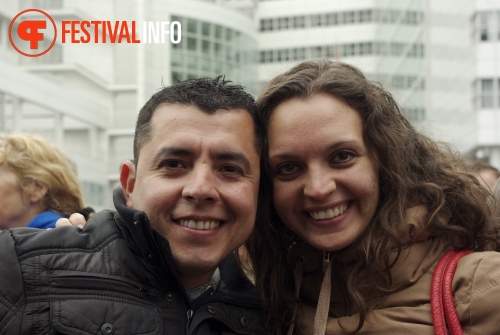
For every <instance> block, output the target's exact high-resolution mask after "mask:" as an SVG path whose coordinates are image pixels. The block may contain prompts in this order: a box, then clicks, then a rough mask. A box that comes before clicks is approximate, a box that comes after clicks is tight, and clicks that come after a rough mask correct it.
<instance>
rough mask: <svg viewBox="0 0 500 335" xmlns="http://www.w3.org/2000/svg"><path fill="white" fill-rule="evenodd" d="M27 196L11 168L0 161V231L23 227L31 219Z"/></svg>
mask: <svg viewBox="0 0 500 335" xmlns="http://www.w3.org/2000/svg"><path fill="white" fill-rule="evenodd" d="M31 211H32V209H31V208H30V200H29V196H28V195H27V194H26V193H25V192H23V190H22V188H21V186H19V180H18V178H17V176H16V175H15V174H14V172H13V171H12V169H11V168H10V167H9V166H8V165H7V164H5V163H0V231H1V230H4V229H8V228H14V227H23V226H25V225H27V224H28V223H29V222H30V220H31V217H32V215H31Z"/></svg>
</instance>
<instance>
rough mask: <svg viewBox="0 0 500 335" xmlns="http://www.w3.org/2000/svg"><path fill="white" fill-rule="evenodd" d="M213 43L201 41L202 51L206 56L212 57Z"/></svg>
mask: <svg viewBox="0 0 500 335" xmlns="http://www.w3.org/2000/svg"><path fill="white" fill-rule="evenodd" d="M210 46H211V43H210V41H206V40H203V41H201V51H202V52H203V54H204V55H206V56H210V53H211V48H210Z"/></svg>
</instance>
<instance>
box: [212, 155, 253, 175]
mask: <svg viewBox="0 0 500 335" xmlns="http://www.w3.org/2000/svg"><path fill="white" fill-rule="evenodd" d="M214 158H215V159H216V160H221V161H236V162H238V163H240V164H241V165H243V168H244V170H245V171H251V170H252V167H251V165H250V161H249V160H248V158H247V157H246V156H245V155H244V154H242V153H239V152H231V151H226V152H220V153H216V154H215V155H214Z"/></svg>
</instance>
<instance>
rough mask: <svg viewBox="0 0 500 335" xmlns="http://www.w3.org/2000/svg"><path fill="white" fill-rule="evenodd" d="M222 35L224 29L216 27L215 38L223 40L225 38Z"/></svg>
mask: <svg viewBox="0 0 500 335" xmlns="http://www.w3.org/2000/svg"><path fill="white" fill-rule="evenodd" d="M222 34H223V31H222V27H221V26H219V25H216V26H215V37H216V38H220V39H222V38H223V36H222Z"/></svg>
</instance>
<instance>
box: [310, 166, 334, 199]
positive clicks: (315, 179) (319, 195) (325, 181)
mask: <svg viewBox="0 0 500 335" xmlns="http://www.w3.org/2000/svg"><path fill="white" fill-rule="evenodd" d="M336 189H337V183H336V181H335V176H334V174H333V172H332V171H331V169H325V168H321V167H313V168H309V169H308V173H307V175H306V180H305V185H304V195H305V196H307V197H310V198H312V199H317V200H321V199H323V198H325V197H326V196H328V195H329V194H330V193H332V192H333V191H335V190H336Z"/></svg>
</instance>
